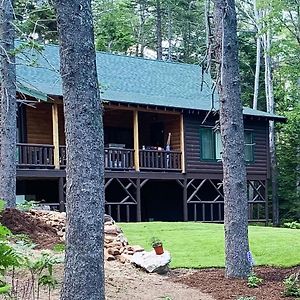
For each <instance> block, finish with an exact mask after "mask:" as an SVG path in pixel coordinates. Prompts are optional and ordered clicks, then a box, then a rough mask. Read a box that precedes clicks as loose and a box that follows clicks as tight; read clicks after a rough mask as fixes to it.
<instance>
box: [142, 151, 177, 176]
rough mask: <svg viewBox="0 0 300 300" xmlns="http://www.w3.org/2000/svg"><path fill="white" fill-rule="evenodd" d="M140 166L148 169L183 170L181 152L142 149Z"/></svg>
mask: <svg viewBox="0 0 300 300" xmlns="http://www.w3.org/2000/svg"><path fill="white" fill-rule="evenodd" d="M140 168H141V169H147V170H164V171H170V170H174V171H179V170H181V152H180V151H166V150H140Z"/></svg>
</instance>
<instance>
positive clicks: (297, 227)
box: [283, 221, 300, 229]
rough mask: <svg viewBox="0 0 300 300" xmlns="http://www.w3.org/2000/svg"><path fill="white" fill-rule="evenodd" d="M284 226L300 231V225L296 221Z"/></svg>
mask: <svg viewBox="0 0 300 300" xmlns="http://www.w3.org/2000/svg"><path fill="white" fill-rule="evenodd" d="M283 226H284V227H286V228H290V229H300V223H298V222H296V221H294V222H291V223H284V224H283Z"/></svg>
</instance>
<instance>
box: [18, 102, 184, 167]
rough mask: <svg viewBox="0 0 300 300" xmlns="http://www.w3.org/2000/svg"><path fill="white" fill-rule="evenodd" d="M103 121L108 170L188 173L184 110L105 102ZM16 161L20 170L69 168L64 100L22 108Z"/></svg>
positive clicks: (105, 159)
mask: <svg viewBox="0 0 300 300" xmlns="http://www.w3.org/2000/svg"><path fill="white" fill-rule="evenodd" d="M103 125H104V143H105V148H104V164H105V169H106V170H108V171H114V170H115V171H137V172H139V171H163V172H169V171H170V172H184V156H183V149H184V138H183V137H184V136H183V118H182V115H181V114H180V113H179V112H169V111H159V110H149V109H133V108H128V107H120V106H112V105H105V107H104V117H103ZM17 164H18V168H19V169H64V168H65V166H66V146H65V135H64V116H63V106H62V104H61V103H59V102H53V103H49V102H48V103H36V104H35V106H34V107H30V106H22V107H19V111H18V143H17Z"/></svg>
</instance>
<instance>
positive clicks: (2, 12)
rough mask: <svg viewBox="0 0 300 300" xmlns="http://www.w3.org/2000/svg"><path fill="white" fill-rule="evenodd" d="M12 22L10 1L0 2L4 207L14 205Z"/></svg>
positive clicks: (0, 156) (0, 175) (0, 185)
mask: <svg viewBox="0 0 300 300" xmlns="http://www.w3.org/2000/svg"><path fill="white" fill-rule="evenodd" d="M13 19H14V14H13V1H12V0H3V1H1V4H0V54H1V69H0V77H1V104H0V199H4V200H5V201H6V206H8V207H15V205H16V153H17V149H16V139H17V130H16V129H17V120H16V119H17V116H16V65H15V57H14V54H13V53H12V50H13V49H14V37H15V31H14V26H13Z"/></svg>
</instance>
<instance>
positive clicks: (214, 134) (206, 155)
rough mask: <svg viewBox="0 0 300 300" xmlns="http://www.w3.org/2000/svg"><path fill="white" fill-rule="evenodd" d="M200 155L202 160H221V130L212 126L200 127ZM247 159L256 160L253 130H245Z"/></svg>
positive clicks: (248, 160)
mask: <svg viewBox="0 0 300 300" xmlns="http://www.w3.org/2000/svg"><path fill="white" fill-rule="evenodd" d="M200 147H201V150H200V152H201V153H200V157H201V159H202V160H213V161H217V160H221V159H222V142H221V134H220V132H219V131H214V130H213V129H212V128H211V127H202V128H201V129H200ZM245 160H246V162H253V161H254V141H253V132H252V131H249V130H245Z"/></svg>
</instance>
